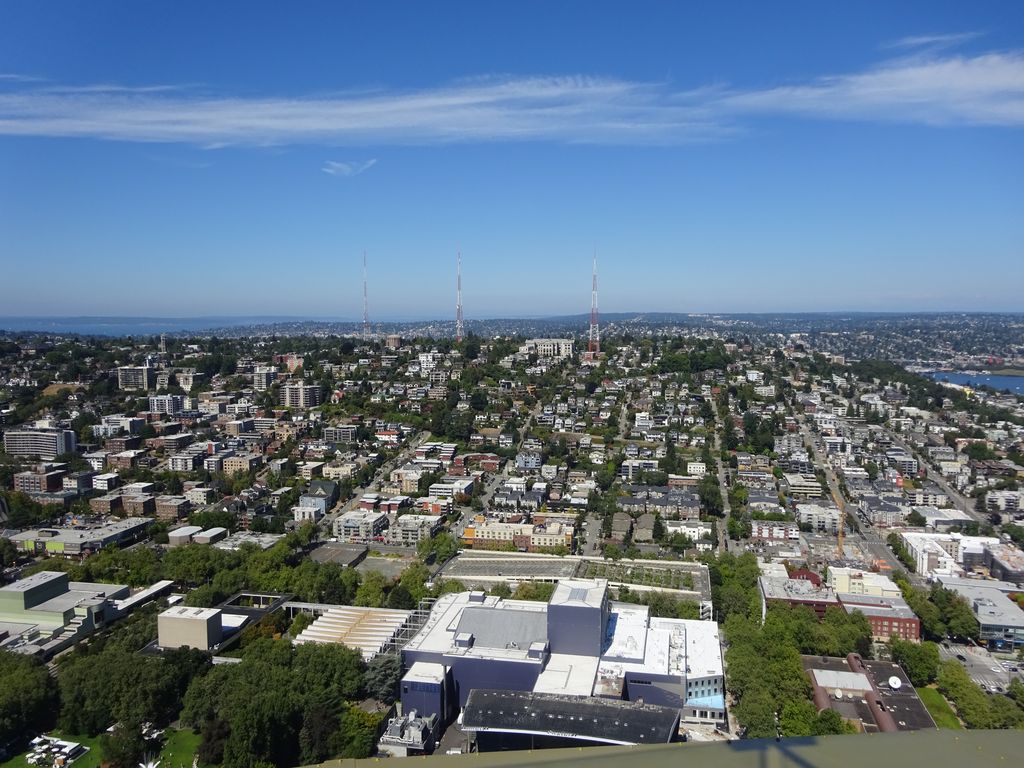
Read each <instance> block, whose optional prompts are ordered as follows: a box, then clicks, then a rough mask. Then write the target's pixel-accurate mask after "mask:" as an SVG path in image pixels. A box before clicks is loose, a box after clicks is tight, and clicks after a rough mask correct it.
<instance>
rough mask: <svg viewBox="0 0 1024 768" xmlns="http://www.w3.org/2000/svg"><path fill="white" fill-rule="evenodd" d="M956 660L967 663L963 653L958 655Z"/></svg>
mask: <svg viewBox="0 0 1024 768" xmlns="http://www.w3.org/2000/svg"><path fill="white" fill-rule="evenodd" d="M956 659H957V661H967V657H966V656H964V655H963V654H962V653H958V654H957V655H956Z"/></svg>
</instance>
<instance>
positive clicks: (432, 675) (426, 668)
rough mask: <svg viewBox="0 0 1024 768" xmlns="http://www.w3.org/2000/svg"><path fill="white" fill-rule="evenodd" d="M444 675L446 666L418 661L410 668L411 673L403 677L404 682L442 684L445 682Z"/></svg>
mask: <svg viewBox="0 0 1024 768" xmlns="http://www.w3.org/2000/svg"><path fill="white" fill-rule="evenodd" d="M444 674H445V673H444V664H435V663H433V662H431V661H417V662H416V663H414V664H413V665H412V666H411V667H409V671H408V672H406V673H405V675H404V676H403V677H402V681H403V682H411V683H437V684H441V683H443V682H444Z"/></svg>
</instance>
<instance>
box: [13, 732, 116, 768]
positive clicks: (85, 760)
mask: <svg viewBox="0 0 1024 768" xmlns="http://www.w3.org/2000/svg"><path fill="white" fill-rule="evenodd" d="M49 735H50V736H55V737H56V738H58V739H63V740H64V741H74V742H77V743H78V744H81V745H82V746H83V747H87V748H88V749H89V751H88V752H86V753H85V754H84V755H82V756H81V757H80V758H78V759H77V760H75V762H73V763H72V764H71V765H72V766H73V768H100V737H99V736H97V737H96V738H89V737H88V736H72V735H70V734H66V733H62V732H61V731H52V732H51V733H50V734H49ZM26 755H28V752H23V753H22V754H20V755H16V756H15V757H12V758H11V759H10V760H8V761H7V762H6V763H0V768H31V767H30V766H29V764H28V761H27V760H25V757H26Z"/></svg>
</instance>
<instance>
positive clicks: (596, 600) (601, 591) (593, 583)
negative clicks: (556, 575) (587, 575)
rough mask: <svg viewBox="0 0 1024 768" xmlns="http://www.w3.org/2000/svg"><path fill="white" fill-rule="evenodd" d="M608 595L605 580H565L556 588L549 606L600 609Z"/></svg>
mask: <svg viewBox="0 0 1024 768" xmlns="http://www.w3.org/2000/svg"><path fill="white" fill-rule="evenodd" d="M607 593H608V582H607V581H606V580H604V579H594V580H591V579H563V580H561V581H559V582H558V584H557V585H556V586H555V591H554V592H553V593H552V595H551V599H550V600H549V601H548V604H549V605H557V606H563V605H564V606H575V607H579V608H600V607H601V606H602V605H603V604H604V599H605V595H606V594H607Z"/></svg>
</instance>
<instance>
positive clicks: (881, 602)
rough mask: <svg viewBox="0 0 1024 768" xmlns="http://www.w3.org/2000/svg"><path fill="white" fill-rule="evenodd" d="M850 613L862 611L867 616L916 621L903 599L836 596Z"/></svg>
mask: <svg viewBox="0 0 1024 768" xmlns="http://www.w3.org/2000/svg"><path fill="white" fill-rule="evenodd" d="M836 596H837V597H838V598H839V602H840V603H842V604H843V607H844V608H846V609H847V610H848V611H849V610H852V611H860V612H861V613H863V614H864V615H865V616H885V617H895V618H897V619H916V618H917V614H916V613H914V612H913V611H912V610H911V609H910V606H909V605H907V603H906V601H905V600H904V599H903V598H902V597H877V596H875V595H854V594H850V593H846V592H840V593H838V594H837V595H836Z"/></svg>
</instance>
